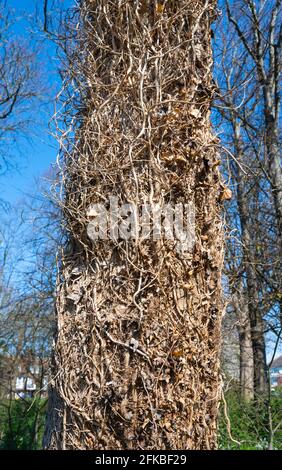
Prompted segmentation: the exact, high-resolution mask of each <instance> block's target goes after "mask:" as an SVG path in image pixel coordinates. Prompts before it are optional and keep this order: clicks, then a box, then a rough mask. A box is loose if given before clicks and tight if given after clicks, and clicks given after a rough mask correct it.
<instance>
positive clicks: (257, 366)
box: [236, 129, 268, 397]
mask: <svg viewBox="0 0 282 470" xmlns="http://www.w3.org/2000/svg"><path fill="white" fill-rule="evenodd" d="M236 133H237V150H236V154H237V156H238V157H239V160H240V159H241V154H240V145H239V135H238V129H237V130H236ZM237 195H238V211H239V217H240V224H241V231H242V247H243V258H244V268H245V273H246V290H247V302H248V316H249V321H250V328H251V330H250V331H251V338H252V348H253V359H254V391H255V395H256V396H257V397H259V396H265V395H266V394H267V390H268V384H267V364H266V354H265V339H264V322H263V318H262V313H261V311H260V301H259V292H258V286H257V278H256V272H255V270H254V266H255V263H254V259H253V255H252V253H253V247H252V242H251V240H252V236H251V233H250V220H249V211H248V204H247V200H246V195H245V191H244V182H243V175H242V172H241V169H240V168H239V167H238V169H237Z"/></svg>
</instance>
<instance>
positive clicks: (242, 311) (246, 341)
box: [233, 292, 254, 402]
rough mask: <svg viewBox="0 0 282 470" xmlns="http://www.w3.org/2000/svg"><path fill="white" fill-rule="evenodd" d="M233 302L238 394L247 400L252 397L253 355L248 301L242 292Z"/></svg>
mask: <svg viewBox="0 0 282 470" xmlns="http://www.w3.org/2000/svg"><path fill="white" fill-rule="evenodd" d="M233 303H234V307H235V311H236V313H237V318H238V333H239V346H240V394H241V398H242V400H243V401H246V402H248V401H250V400H252V399H253V398H254V357H253V348H252V335H251V325H250V318H249V311H248V302H247V300H246V298H245V296H244V294H243V292H242V295H241V297H240V298H238V299H236V301H233Z"/></svg>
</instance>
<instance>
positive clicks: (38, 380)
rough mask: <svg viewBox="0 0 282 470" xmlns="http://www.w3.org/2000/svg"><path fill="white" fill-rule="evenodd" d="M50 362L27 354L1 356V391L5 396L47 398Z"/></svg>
mask: <svg viewBox="0 0 282 470" xmlns="http://www.w3.org/2000/svg"><path fill="white" fill-rule="evenodd" d="M48 363H49V361H48V360H46V359H42V358H35V357H34V356H31V355H27V356H21V357H14V356H1V357H0V392H1V396H2V397H3V398H4V397H5V398H14V399H19V398H33V397H34V396H38V397H41V398H45V397H46V396H47V387H48Z"/></svg>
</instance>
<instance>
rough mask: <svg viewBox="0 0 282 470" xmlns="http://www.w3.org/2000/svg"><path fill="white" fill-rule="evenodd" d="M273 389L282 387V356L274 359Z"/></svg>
mask: <svg viewBox="0 0 282 470" xmlns="http://www.w3.org/2000/svg"><path fill="white" fill-rule="evenodd" d="M270 383H271V388H276V387H282V356H279V357H277V358H276V359H274V361H273V363H272V364H271V367H270Z"/></svg>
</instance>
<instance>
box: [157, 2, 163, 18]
mask: <svg viewBox="0 0 282 470" xmlns="http://www.w3.org/2000/svg"><path fill="white" fill-rule="evenodd" d="M163 11H164V5H162V4H161V3H157V4H156V12H157V13H158V14H159V15H161V14H162V13H163Z"/></svg>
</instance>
